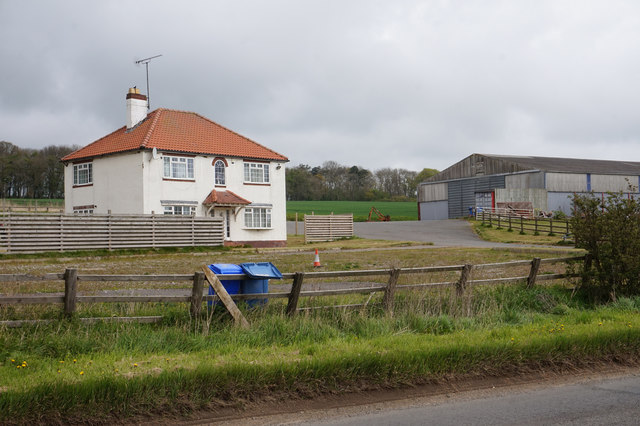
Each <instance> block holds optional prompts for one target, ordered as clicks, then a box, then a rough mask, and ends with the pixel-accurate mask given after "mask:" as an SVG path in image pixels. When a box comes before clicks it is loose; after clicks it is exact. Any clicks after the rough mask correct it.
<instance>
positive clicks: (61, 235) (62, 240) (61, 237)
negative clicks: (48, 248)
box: [60, 213, 64, 252]
mask: <svg viewBox="0 0 640 426" xmlns="http://www.w3.org/2000/svg"><path fill="white" fill-rule="evenodd" d="M60 251H61V252H63V251H64V214H63V213H60Z"/></svg>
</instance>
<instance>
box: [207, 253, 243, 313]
mask: <svg viewBox="0 0 640 426" xmlns="http://www.w3.org/2000/svg"><path fill="white" fill-rule="evenodd" d="M209 269H211V272H213V273H214V274H216V275H222V276H224V275H242V274H244V272H243V270H242V268H241V267H240V266H238V265H234V264H233V263H214V264H213V265H209ZM218 278H219V279H220V282H221V283H222V286H223V287H224V289H225V290H227V293H229V294H241V290H242V287H241V286H242V280H225V279H224V278H222V277H218ZM209 294H210V295H211V294H216V292H215V291H214V290H213V287H212V286H211V284H209ZM218 303H219V302H215V305H217V304H218ZM211 305H212V302H211V301H209V306H211Z"/></svg>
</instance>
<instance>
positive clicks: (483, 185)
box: [449, 176, 504, 218]
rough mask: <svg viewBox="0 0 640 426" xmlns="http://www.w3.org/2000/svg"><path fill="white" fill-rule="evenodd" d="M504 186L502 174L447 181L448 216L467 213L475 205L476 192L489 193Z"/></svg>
mask: <svg viewBox="0 0 640 426" xmlns="http://www.w3.org/2000/svg"><path fill="white" fill-rule="evenodd" d="M495 188H504V176H483V177H477V178H472V179H460V180H456V181H452V182H449V218H455V217H463V216H467V215H469V207H475V206H476V193H488V192H489V193H490V192H491V191H493V190H494V189H495Z"/></svg>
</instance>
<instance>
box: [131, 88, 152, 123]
mask: <svg viewBox="0 0 640 426" xmlns="http://www.w3.org/2000/svg"><path fill="white" fill-rule="evenodd" d="M147 105H148V104H147V97H146V96H145V95H142V94H140V89H137V88H135V87H133V88H131V89H129V93H127V130H129V129H131V128H133V127H135V126H136V125H137V124H138V123H139V122H141V121H142V120H144V119H145V118H147Z"/></svg>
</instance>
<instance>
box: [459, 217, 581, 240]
mask: <svg viewBox="0 0 640 426" xmlns="http://www.w3.org/2000/svg"><path fill="white" fill-rule="evenodd" d="M471 224H472V226H473V230H474V231H475V233H476V234H478V236H479V237H480V238H482V239H483V240H485V241H492V242H496V243H517V244H543V245H573V244H572V243H573V241H572V240H568V239H563V238H562V236H563V235H564V234H563V233H558V234H553V235H550V234H549V233H548V232H539V233H538V235H535V233H534V232H533V231H524V233H520V227H519V225H518V226H516V224H515V223H513V224H512V228H511V231H510V230H509V224H508V222H505V223H501V227H500V228H498V227H497V225H496V224H495V223H494V225H492V226H489V225H488V223H486V224H483V223H482V221H479V220H471Z"/></svg>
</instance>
